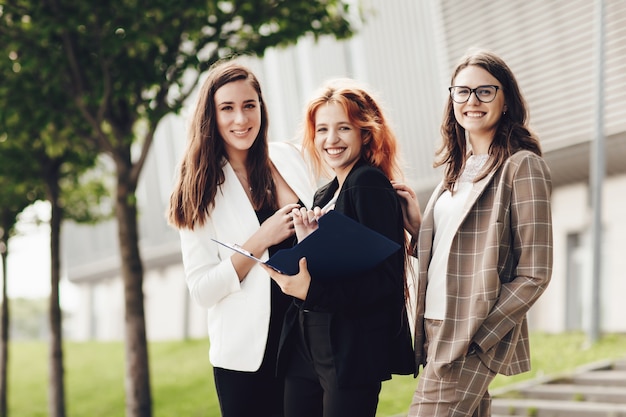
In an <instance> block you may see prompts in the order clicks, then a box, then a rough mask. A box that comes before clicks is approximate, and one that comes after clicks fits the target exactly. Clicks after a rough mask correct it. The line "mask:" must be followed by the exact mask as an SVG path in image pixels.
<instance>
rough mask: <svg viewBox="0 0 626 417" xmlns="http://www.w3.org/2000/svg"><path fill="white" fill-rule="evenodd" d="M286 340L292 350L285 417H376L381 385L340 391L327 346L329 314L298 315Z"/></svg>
mask: <svg viewBox="0 0 626 417" xmlns="http://www.w3.org/2000/svg"><path fill="white" fill-rule="evenodd" d="M289 338H290V341H289V342H290V344H291V345H292V349H291V356H290V357H289V359H288V365H287V368H286V376H285V417H350V416H358V417H375V415H376V408H377V407H378V394H379V393H380V389H381V384H380V382H378V383H374V384H368V385H363V386H358V387H354V388H339V385H338V381H337V374H336V372H335V362H334V357H333V352H332V348H331V344H330V314H327V313H317V312H309V311H301V312H300V313H299V320H298V324H297V325H296V326H295V328H294V329H292V331H291V334H290V336H289ZM364 366H367V364H364Z"/></svg>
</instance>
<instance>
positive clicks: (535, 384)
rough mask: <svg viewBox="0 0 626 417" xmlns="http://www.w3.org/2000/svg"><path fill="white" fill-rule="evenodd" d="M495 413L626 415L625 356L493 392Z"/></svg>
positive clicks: (570, 416)
mask: <svg viewBox="0 0 626 417" xmlns="http://www.w3.org/2000/svg"><path fill="white" fill-rule="evenodd" d="M492 395H493V397H494V398H493V401H492V406H491V411H492V417H505V416H524V417H626V359H622V360H618V361H604V362H600V363H595V364H592V365H588V366H585V367H582V368H579V369H577V370H576V371H574V372H572V373H570V374H564V375H560V376H556V377H551V378H545V379H540V380H533V381H527V382H524V383H521V384H518V385H515V386H513V387H505V388H504V389H502V390H501V391H497V392H496V391H494V392H492Z"/></svg>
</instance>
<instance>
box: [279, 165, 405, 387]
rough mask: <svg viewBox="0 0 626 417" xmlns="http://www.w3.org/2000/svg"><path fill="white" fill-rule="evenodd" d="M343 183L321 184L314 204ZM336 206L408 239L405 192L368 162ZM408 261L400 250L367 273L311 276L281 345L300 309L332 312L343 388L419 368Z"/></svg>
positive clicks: (390, 234)
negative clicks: (408, 298)
mask: <svg viewBox="0 0 626 417" xmlns="http://www.w3.org/2000/svg"><path fill="white" fill-rule="evenodd" d="M338 187H339V183H338V181H337V179H336V178H335V179H334V180H333V181H331V182H330V183H328V184H326V185H325V186H323V187H321V188H320V189H319V190H318V191H317V192H316V193H315V197H314V203H313V205H314V206H319V207H323V206H324V205H325V204H326V203H327V202H328V201H330V199H331V198H332V197H333V195H334V193H335V191H336V190H337V188H338ZM335 210H337V211H340V212H342V213H343V214H345V215H347V216H349V217H351V218H352V219H354V220H356V221H358V222H359V223H361V224H363V225H365V226H367V227H369V228H371V229H373V230H375V231H377V232H379V233H381V234H383V235H385V236H387V237H388V238H390V239H392V240H393V241H395V242H398V243H400V244H401V245H402V244H403V241H404V239H405V232H404V225H403V221H402V208H401V206H400V201H399V197H398V196H397V194H396V192H395V190H394V189H393V187H392V186H391V183H390V182H389V179H387V177H386V176H385V175H384V174H383V172H382V171H380V170H379V169H377V168H374V167H372V166H370V165H369V164H367V163H366V162H364V161H359V162H357V164H356V165H355V166H354V167H353V168H352V170H351V171H350V173H349V174H348V176H347V178H346V180H345V182H344V184H343V187H342V189H341V191H340V193H339V196H338V198H337V202H336V204H335ZM403 247H404V245H403ZM404 261H405V254H404V252H403V250H400V251H398V252H396V253H395V254H394V255H392V256H391V257H389V258H387V259H386V260H385V261H384V262H383V263H381V264H380V265H379V266H377V267H376V268H374V269H372V270H370V271H367V272H364V273H360V274H357V275H354V276H346V277H344V278H343V279H339V280H327V279H319V280H316V279H315V277H314V276H313V277H311V278H312V279H311V285H310V287H309V292H308V294H307V298H306V300H304V301H303V302H295V303H294V304H293V305H292V307H291V308H290V309H289V311H288V312H287V316H286V318H285V326H284V328H283V338H282V340H281V345H284V342H285V340H286V338H287V336H288V334H289V332H290V331H291V330H292V328H293V326H294V324H295V322H296V319H297V316H298V309H306V310H312V311H319V312H327V313H331V317H332V318H331V325H330V326H331V329H330V342H331V346H332V349H333V352H334V359H335V361H334V362H335V370H336V372H337V378H338V380H339V385H340V386H341V387H353V386H357V385H359V384H364V383H372V382H378V381H384V380H387V379H390V378H391V374H403V375H407V374H412V373H414V371H415V361H414V352H413V344H412V339H411V333H410V329H409V323H408V318H407V312H406V308H405V301H404V282H403V278H404V273H403V272H404ZM281 350H282V349H281ZM281 354H282V352H280V353H279V366H280V365H281V364H280V358H281Z"/></svg>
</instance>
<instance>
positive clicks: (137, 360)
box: [116, 165, 152, 417]
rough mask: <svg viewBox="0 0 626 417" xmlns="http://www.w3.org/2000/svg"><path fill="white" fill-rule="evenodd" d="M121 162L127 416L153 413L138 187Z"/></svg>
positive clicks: (119, 219) (119, 199)
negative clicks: (137, 202) (138, 222)
mask: <svg viewBox="0 0 626 417" xmlns="http://www.w3.org/2000/svg"><path fill="white" fill-rule="evenodd" d="M127 172H128V171H125V170H124V169H121V168H120V167H119V165H118V170H117V174H118V183H117V201H116V217H117V223H118V237H119V244H120V251H121V257H122V277H123V279H124V303H125V315H124V317H125V326H126V329H125V331H126V416H127V417H151V416H152V398H151V394H150V370H149V361H148V343H147V338H146V322H145V314H144V297H143V265H142V262H141V257H140V253H139V233H138V224H137V206H136V203H135V187H134V185H133V184H132V182H131V181H130V179H129V178H130V177H129V176H128V175H126V174H127Z"/></svg>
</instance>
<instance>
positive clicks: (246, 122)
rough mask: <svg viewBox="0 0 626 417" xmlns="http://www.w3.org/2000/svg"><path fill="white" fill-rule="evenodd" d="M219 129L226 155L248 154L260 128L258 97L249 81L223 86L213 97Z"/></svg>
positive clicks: (234, 82) (239, 81)
mask: <svg viewBox="0 0 626 417" xmlns="http://www.w3.org/2000/svg"><path fill="white" fill-rule="evenodd" d="M214 100H215V112H216V119H217V129H218V131H219V133H220V136H221V137H222V139H223V140H224V148H225V150H226V153H227V154H228V155H229V156H230V157H232V156H233V155H234V154H235V153H242V152H247V151H248V149H250V147H251V146H252V144H253V143H254V141H255V140H256V138H257V136H258V134H259V130H260V129H261V104H260V102H259V95H258V94H257V92H256V90H255V89H254V87H252V85H250V83H249V82H248V81H246V80H238V81H233V82H230V83H228V84H224V85H223V86H221V87H220V88H219V89H218V90H217V91H216V92H215V96H214Z"/></svg>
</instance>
